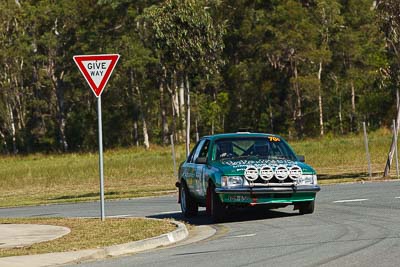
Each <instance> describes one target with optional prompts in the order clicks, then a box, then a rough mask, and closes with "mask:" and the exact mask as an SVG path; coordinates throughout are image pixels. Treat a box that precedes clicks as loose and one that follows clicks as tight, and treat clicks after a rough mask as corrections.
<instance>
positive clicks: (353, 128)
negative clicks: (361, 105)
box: [350, 81, 358, 132]
mask: <svg viewBox="0 0 400 267" xmlns="http://www.w3.org/2000/svg"><path fill="white" fill-rule="evenodd" d="M350 87H351V114H350V118H351V126H350V127H351V131H352V132H353V131H357V128H358V127H357V121H356V90H355V88H354V82H353V81H351V82H350Z"/></svg>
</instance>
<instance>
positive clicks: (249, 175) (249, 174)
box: [244, 166, 258, 182]
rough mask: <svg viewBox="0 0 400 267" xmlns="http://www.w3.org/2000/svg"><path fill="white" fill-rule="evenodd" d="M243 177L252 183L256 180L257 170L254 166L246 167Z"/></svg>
mask: <svg viewBox="0 0 400 267" xmlns="http://www.w3.org/2000/svg"><path fill="white" fill-rule="evenodd" d="M244 177H246V179H247V180H249V181H251V182H254V181H255V180H257V178H258V170H257V168H256V167H254V166H248V167H247V168H246V170H245V171H244Z"/></svg>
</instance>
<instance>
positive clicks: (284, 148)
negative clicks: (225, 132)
mask: <svg viewBox="0 0 400 267" xmlns="http://www.w3.org/2000/svg"><path fill="white" fill-rule="evenodd" d="M248 157H252V158H263V159H288V160H297V158H296V156H295V154H294V153H293V151H292V149H291V148H290V147H289V146H288V145H287V143H286V142H285V141H283V140H281V139H280V138H279V137H274V136H268V137H257V138H227V139H220V140H217V141H216V142H215V145H214V149H213V159H215V160H226V159H240V158H248Z"/></svg>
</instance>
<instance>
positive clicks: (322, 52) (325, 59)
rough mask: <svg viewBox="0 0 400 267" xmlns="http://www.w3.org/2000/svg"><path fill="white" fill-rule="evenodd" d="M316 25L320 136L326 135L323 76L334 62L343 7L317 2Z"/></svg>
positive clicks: (330, 0) (322, 0)
mask: <svg viewBox="0 0 400 267" xmlns="http://www.w3.org/2000/svg"><path fill="white" fill-rule="evenodd" d="M313 13H314V14H313V15H314V19H315V22H314V23H315V24H316V26H317V29H318V39H317V47H316V49H315V51H314V52H313V54H314V55H313V57H314V60H315V63H316V64H317V66H318V68H317V69H318V72H317V77H318V108H319V126H320V135H321V136H323V135H324V112H323V101H322V96H323V93H322V87H323V85H322V75H323V70H324V67H325V66H326V65H327V64H329V63H330V62H331V60H332V51H331V47H330V44H331V42H332V39H334V38H337V36H336V35H337V32H338V31H339V29H340V27H341V26H343V22H344V21H343V17H342V15H341V5H340V3H339V2H338V1H336V0H317V1H316V3H315V7H314V8H313Z"/></svg>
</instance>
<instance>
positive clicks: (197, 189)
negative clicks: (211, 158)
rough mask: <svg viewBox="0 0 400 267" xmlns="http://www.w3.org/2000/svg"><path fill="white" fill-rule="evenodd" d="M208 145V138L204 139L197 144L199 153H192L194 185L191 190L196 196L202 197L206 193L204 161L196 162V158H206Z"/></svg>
mask: <svg viewBox="0 0 400 267" xmlns="http://www.w3.org/2000/svg"><path fill="white" fill-rule="evenodd" d="M209 146H210V140H208V139H205V141H204V142H203V143H202V144H200V146H199V148H200V149H199V151H198V152H199V153H196V154H195V155H194V158H193V160H194V162H195V176H194V181H193V182H194V183H193V184H194V187H193V192H194V193H195V195H196V196H197V197H198V198H203V197H204V196H205V195H206V189H205V188H206V185H205V177H204V174H205V168H206V164H204V163H196V160H197V159H198V158H207V155H208V150H209Z"/></svg>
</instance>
